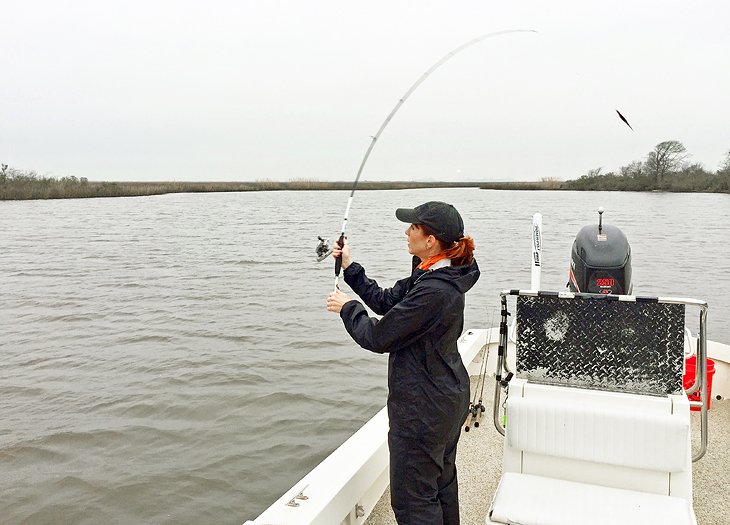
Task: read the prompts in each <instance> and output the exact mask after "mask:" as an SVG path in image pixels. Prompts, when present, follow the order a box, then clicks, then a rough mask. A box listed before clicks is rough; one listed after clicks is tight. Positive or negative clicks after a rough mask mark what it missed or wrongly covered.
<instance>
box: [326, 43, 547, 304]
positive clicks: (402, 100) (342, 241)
mask: <svg viewBox="0 0 730 525" xmlns="http://www.w3.org/2000/svg"><path fill="white" fill-rule="evenodd" d="M510 33H537V31H535V30H533V29H507V30H503V31H495V32H493V33H487V34H485V35H481V36H478V37H476V38H473V39H471V40H469V41H468V42H466V43H464V44H462V45H460V46H459V47H457V48H456V49H454V50H453V51H451V52H450V53H448V54H446V55H445V56H444V57H443V58H441V59H440V60H439V61H437V62H436V63H435V64H434V65H432V66H431V67H430V68H428V69H427V70H426V72H425V73H423V74H422V75H421V76H420V77H419V78H418V80H416V82H415V83H414V84H413V85H412V86H411V87H410V88H408V91H406V92H405V94H404V95H403V96H402V97H401V98H400V99H399V100H398V102H397V103H396V105H395V107H394V108H393V109H392V110H391V112H390V113H389V114H388V116H387V117H385V120H384V121H383V123H382V124H381V125H380V129H378V132H377V133H376V134H375V135H373V136H372V137H371V140H370V145H369V146H368V149H367V151H366V152H365V156H364V157H363V159H362V162H360V167H359V168H358V170H357V176H356V177H355V182H354V184H353V185H352V191H350V196H349V198H348V199H347V206H346V207H345V217H344V219H343V220H342V232H341V233H340V238H339V239H338V240H337V244H338V245H339V246H340V248H344V246H345V230H346V228H347V218H348V216H349V215H350V207H351V206H352V199H353V197H354V196H355V190H356V189H357V183H358V181H359V180H360V175H362V171H363V168H364V167H365V163H367V161H368V157H370V153H371V152H372V151H373V148H374V147H375V143H376V142H377V141H378V139H379V138H380V135H381V133H383V130H384V129H385V128H386V126H387V125H388V123H390V121H391V119H392V118H393V116H394V115H395V114H396V113H397V112H398V110H399V109H400V108H401V106H402V105H403V104H404V103H405V101H406V100H407V99H408V97H410V96H411V94H412V93H413V92H414V91H415V90H416V89H417V88H418V86H420V85H421V84H422V83H423V81H424V80H426V78H428V76H429V75H430V74H431V73H433V72H434V71H436V70H437V69H438V68H439V67H441V66H442V65H443V64H445V63H446V62H448V61H449V60H450V59H451V58H452V57H453V56H455V55H457V54H458V53H460V52H461V51H463V50H464V49H466V48H468V47H471V46H473V45H474V44H478V43H479V42H482V41H483V40H486V39H488V38H493V37H497V36H501V35H507V34H510ZM318 238H319V245H318V246H317V249H316V252H317V260H318V261H322V260H324V259H325V258H327V256H329V254H330V253H332V249H331V248H330V246H329V240H328V239H325V238H322V237H318ZM341 268H342V255H340V256H339V257H337V258H335V287H334V289H335V291H337V289H338V288H339V279H340V269H341Z"/></svg>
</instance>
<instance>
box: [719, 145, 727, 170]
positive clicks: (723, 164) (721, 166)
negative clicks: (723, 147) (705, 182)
mask: <svg viewBox="0 0 730 525" xmlns="http://www.w3.org/2000/svg"><path fill="white" fill-rule="evenodd" d="M718 172H719V173H730V149H729V150H727V153H726V154H725V160H724V161H723V163H722V164H721V165H720V169H719V170H718Z"/></svg>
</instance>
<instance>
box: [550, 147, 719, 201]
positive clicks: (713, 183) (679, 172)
mask: <svg viewBox="0 0 730 525" xmlns="http://www.w3.org/2000/svg"><path fill="white" fill-rule="evenodd" d="M689 158H690V155H689V153H688V152H687V149H686V148H685V147H684V145H683V144H682V143H681V142H679V141H676V140H666V141H664V142H660V143H659V144H657V145H656V146H655V147H654V150H652V151H650V152H649V153H648V154H647V156H646V158H645V159H644V160H638V161H634V162H631V163H629V164H628V165H626V166H622V167H621V168H619V170H618V171H617V172H613V171H609V172H605V173H604V172H603V169H602V168H596V169H592V170H589V171H588V173H586V174H585V175H583V176H581V177H580V178H578V179H575V180H569V181H566V182H564V183H563V184H561V189H566V190H601V191H674V192H708V193H730V150H728V152H727V153H726V155H725V159H724V161H723V162H722V164H721V166H720V167H719V168H718V169H717V170H716V171H714V172H713V171H708V170H707V169H705V167H704V166H703V165H702V164H701V163H699V162H696V163H691V162H690V161H689Z"/></svg>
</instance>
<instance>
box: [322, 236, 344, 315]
mask: <svg viewBox="0 0 730 525" xmlns="http://www.w3.org/2000/svg"><path fill="white" fill-rule="evenodd" d="M345 246H347V245H345ZM343 266H344V263H343ZM349 300H350V296H349V295H347V294H346V293H345V292H342V291H340V290H337V291H336V292H332V293H331V294H329V295H328V296H327V311H328V312H335V313H336V314H339V313H340V310H342V307H343V306H344V304H345V303H346V302H348V301H349Z"/></svg>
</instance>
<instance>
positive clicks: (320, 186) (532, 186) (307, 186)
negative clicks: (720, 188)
mask: <svg viewBox="0 0 730 525" xmlns="http://www.w3.org/2000/svg"><path fill="white" fill-rule="evenodd" d="M576 186H578V185H576V184H575V181H557V180H545V181H512V182H473V181H459V182H409V181H361V182H360V183H359V184H358V185H357V189H358V190H406V189H427V188H476V189H483V190H525V191H531V190H532V191H534V190H551V191H666V192H676V191H682V192H697V193H714V192H708V191H706V190H705V191H702V190H692V189H688V188H686V187H685V188H682V189H681V190H675V189H674V188H665V189H661V190H657V189H651V188H647V189H640V190H637V189H628V188H625V189H618V188H617V189H607V188H604V187H596V188H593V187H591V185H587V184H582V185H580V186H579V187H576ZM351 189H352V182H344V181H335V182H327V181H316V180H291V181H252V182H95V181H87V180H84V179H75V178H71V179H60V180H57V179H47V178H46V179H33V180H25V181H23V180H8V181H3V182H1V183H0V200H38V199H43V200H45V199H83V198H98V197H143V196H149V195H165V194H170V193H212V192H249V191H343V190H347V191H349V190H351ZM723 193H724V192H723Z"/></svg>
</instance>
